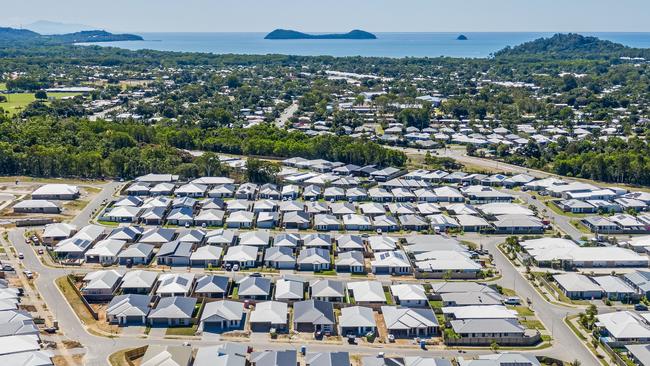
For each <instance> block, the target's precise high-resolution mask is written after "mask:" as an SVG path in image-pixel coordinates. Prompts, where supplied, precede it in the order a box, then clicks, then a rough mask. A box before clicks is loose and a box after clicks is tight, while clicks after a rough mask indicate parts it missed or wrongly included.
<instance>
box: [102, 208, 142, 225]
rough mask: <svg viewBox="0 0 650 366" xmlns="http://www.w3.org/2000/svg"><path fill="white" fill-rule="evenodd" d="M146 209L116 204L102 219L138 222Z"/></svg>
mask: <svg viewBox="0 0 650 366" xmlns="http://www.w3.org/2000/svg"><path fill="white" fill-rule="evenodd" d="M143 211H144V209H142V208H140V207H133V206H115V207H113V208H111V209H110V210H108V211H107V212H106V213H104V215H103V217H102V219H103V220H106V221H113V222H137V221H138V219H139V218H140V213H141V212H143Z"/></svg>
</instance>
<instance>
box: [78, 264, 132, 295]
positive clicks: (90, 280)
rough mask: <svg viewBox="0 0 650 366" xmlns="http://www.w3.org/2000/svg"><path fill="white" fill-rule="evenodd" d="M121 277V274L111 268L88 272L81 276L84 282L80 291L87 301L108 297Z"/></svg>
mask: <svg viewBox="0 0 650 366" xmlns="http://www.w3.org/2000/svg"><path fill="white" fill-rule="evenodd" d="M121 279H122V274H121V273H119V272H118V271H116V270H112V269H111V270H100V271H94V272H89V273H87V274H86V276H84V278H83V282H84V284H83V286H82V287H81V290H80V291H81V294H82V295H83V296H84V298H86V300H88V301H99V300H106V299H110V298H112V297H113V293H114V292H115V290H116V289H117V286H118V285H119V284H120V280H121Z"/></svg>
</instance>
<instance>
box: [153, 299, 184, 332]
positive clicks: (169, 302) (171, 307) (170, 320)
mask: <svg viewBox="0 0 650 366" xmlns="http://www.w3.org/2000/svg"><path fill="white" fill-rule="evenodd" d="M194 305H196V299H195V298H193V297H181V296H171V297H163V298H161V299H160V300H159V301H158V303H157V304H156V305H155V306H154V308H153V309H151V311H150V312H149V316H148V317H147V319H148V321H149V324H151V325H152V326H157V325H166V326H170V327H171V326H188V325H190V324H192V315H193V313H194Z"/></svg>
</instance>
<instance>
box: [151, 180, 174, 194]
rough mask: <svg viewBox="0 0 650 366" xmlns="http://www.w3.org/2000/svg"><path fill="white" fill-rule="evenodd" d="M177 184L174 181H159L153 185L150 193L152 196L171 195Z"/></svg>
mask: <svg viewBox="0 0 650 366" xmlns="http://www.w3.org/2000/svg"><path fill="white" fill-rule="evenodd" d="M174 188H176V186H175V185H174V184H173V183H158V184H156V185H155V186H153V187H151V189H150V190H149V194H150V195H152V196H171V195H172V193H174Z"/></svg>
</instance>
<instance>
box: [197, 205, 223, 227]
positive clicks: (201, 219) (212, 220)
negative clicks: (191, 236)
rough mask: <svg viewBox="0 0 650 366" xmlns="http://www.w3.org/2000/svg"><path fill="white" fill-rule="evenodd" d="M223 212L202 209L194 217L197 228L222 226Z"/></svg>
mask: <svg viewBox="0 0 650 366" xmlns="http://www.w3.org/2000/svg"><path fill="white" fill-rule="evenodd" d="M224 214H225V213H224V211H222V210H215V209H203V210H201V211H200V212H199V214H198V215H196V217H194V223H195V224H196V225H197V226H202V227H209V226H223V217H224Z"/></svg>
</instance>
